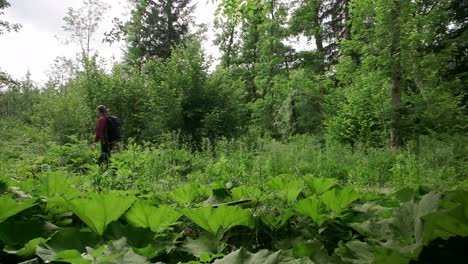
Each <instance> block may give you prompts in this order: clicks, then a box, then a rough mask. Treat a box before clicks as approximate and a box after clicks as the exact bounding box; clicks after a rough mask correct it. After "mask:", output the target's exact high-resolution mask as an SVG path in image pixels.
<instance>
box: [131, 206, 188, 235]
mask: <svg viewBox="0 0 468 264" xmlns="http://www.w3.org/2000/svg"><path fill="white" fill-rule="evenodd" d="M181 216H182V214H181V213H179V212H177V211H176V210H175V209H173V208H171V207H170V206H168V205H161V206H159V207H154V206H151V205H149V204H147V203H144V202H142V201H137V202H136V203H135V204H134V205H133V206H132V208H131V209H130V210H128V211H127V212H126V213H125V219H126V220H127V221H128V222H129V223H131V224H132V225H133V226H137V227H149V228H150V229H151V231H153V232H158V233H159V232H163V231H165V230H166V229H168V228H169V227H170V226H171V225H174V224H176V223H177V220H178V219H179V218H180V217H181Z"/></svg>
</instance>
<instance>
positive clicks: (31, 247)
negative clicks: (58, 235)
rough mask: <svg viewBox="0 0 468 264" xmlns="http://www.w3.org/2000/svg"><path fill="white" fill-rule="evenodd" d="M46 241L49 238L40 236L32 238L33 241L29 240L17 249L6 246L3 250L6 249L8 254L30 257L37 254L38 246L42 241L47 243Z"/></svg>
mask: <svg viewBox="0 0 468 264" xmlns="http://www.w3.org/2000/svg"><path fill="white" fill-rule="evenodd" d="M46 241H47V239H45V238H42V237H38V238H34V239H32V240H31V241H28V242H27V243H26V244H24V245H23V247H22V248H20V249H16V250H15V249H9V248H4V249H3V251H5V252H6V253H8V254H14V255H18V256H20V257H23V258H30V257H32V256H34V255H35V253H36V247H37V246H38V245H39V244H41V243H45V242H46Z"/></svg>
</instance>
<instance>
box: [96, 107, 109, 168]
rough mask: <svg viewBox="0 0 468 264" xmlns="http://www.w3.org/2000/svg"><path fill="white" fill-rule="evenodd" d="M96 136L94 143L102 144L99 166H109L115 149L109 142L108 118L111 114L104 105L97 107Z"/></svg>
mask: <svg viewBox="0 0 468 264" xmlns="http://www.w3.org/2000/svg"><path fill="white" fill-rule="evenodd" d="M96 114H97V120H96V136H95V137H94V143H98V142H99V143H100V144H101V154H100V155H99V158H98V164H99V165H108V164H109V159H110V156H111V150H112V148H113V143H112V142H109V139H108V133H107V132H108V131H107V130H108V121H107V117H108V116H109V113H108V111H107V108H106V107H105V106H104V105H98V106H97V107H96Z"/></svg>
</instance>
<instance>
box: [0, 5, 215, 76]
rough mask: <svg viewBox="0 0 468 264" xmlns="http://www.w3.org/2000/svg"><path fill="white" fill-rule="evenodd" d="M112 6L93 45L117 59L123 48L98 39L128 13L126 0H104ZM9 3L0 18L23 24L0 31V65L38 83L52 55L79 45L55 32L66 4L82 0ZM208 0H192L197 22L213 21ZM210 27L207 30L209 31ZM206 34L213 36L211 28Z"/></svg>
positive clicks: (209, 46)
mask: <svg viewBox="0 0 468 264" xmlns="http://www.w3.org/2000/svg"><path fill="white" fill-rule="evenodd" d="M103 1H104V2H107V3H108V4H109V5H110V6H111V8H110V9H109V10H108V11H107V13H106V15H105V17H106V18H105V20H104V21H103V22H102V25H101V27H100V30H99V32H98V33H96V36H95V41H94V43H93V45H92V48H94V49H95V50H97V51H98V52H99V54H100V56H101V57H103V58H105V59H107V60H111V59H112V58H115V60H116V61H118V60H119V59H120V58H121V55H122V52H121V47H120V46H119V45H117V44H116V45H113V46H109V44H103V43H101V39H102V36H103V33H104V32H106V31H109V30H110V29H111V28H112V19H113V18H114V17H121V18H122V17H124V16H125V14H127V13H128V10H127V9H126V8H125V7H126V6H127V4H126V3H127V2H126V0H103ZM9 2H10V4H11V6H10V7H9V8H7V9H6V10H4V11H5V14H4V15H3V16H1V17H0V18H1V19H2V20H6V21H9V22H15V23H20V24H21V25H22V26H23V27H22V28H21V30H20V31H19V32H10V33H5V34H3V35H0V69H1V70H2V71H6V72H7V73H9V74H10V75H12V76H13V77H14V78H17V79H20V80H21V79H24V76H25V74H26V72H27V71H28V70H29V71H30V72H31V76H32V79H33V80H34V81H36V82H38V83H43V82H45V81H46V80H47V73H46V71H47V70H49V68H50V65H51V64H52V62H53V60H54V58H56V57H57V56H65V57H68V58H75V54H76V53H77V52H78V50H79V49H78V47H77V46H73V45H64V44H61V43H60V41H59V40H58V39H57V38H56V37H55V36H60V35H61V34H62V30H61V26H62V25H63V20H62V19H63V17H64V16H65V14H66V12H67V8H68V7H73V8H78V7H80V6H81V5H82V0H9ZM207 2H208V0H192V4H195V3H196V4H197V10H196V11H195V17H196V21H197V23H207V24H208V25H212V21H213V14H214V10H215V6H214V5H213V4H211V1H210V3H207ZM211 31H212V30H210V32H211ZM209 35H211V36H213V33H212V32H211V33H210V34H209ZM205 48H206V49H207V51H208V52H209V53H215V55H216V54H217V52H218V51H217V50H216V49H215V48H214V46H213V45H212V44H211V41H209V42H208V43H206V44H205Z"/></svg>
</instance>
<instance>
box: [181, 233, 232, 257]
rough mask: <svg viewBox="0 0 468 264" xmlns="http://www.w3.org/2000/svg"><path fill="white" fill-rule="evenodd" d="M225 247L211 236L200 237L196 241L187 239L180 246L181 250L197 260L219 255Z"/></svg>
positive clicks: (216, 238)
mask: <svg viewBox="0 0 468 264" xmlns="http://www.w3.org/2000/svg"><path fill="white" fill-rule="evenodd" d="M225 247H226V244H225V243H222V242H221V241H219V239H218V237H216V236H213V235H211V234H210V235H202V236H200V237H198V238H197V239H192V238H190V237H187V240H186V241H185V242H184V244H183V245H182V249H183V250H184V251H186V252H189V253H190V254H192V255H194V256H195V257H197V258H202V257H203V256H213V255H218V254H220V253H221V252H222V251H223V250H224V248H225Z"/></svg>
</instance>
